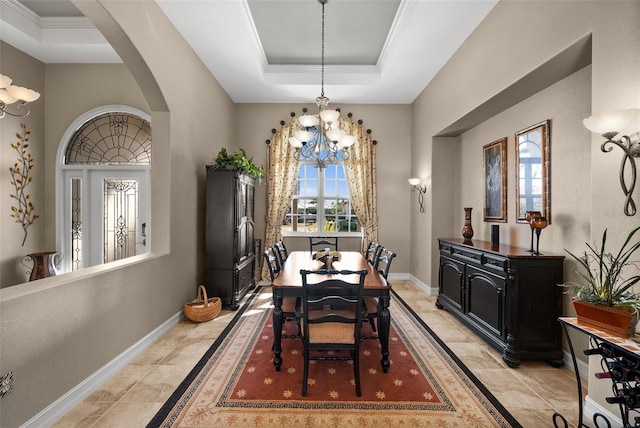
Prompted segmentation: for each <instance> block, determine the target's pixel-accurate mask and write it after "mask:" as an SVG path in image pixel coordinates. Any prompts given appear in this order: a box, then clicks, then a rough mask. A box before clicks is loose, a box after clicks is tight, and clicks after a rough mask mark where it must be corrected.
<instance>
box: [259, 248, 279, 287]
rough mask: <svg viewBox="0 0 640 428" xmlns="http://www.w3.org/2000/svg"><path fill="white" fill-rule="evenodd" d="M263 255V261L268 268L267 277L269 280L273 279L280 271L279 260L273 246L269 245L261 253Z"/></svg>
mask: <svg viewBox="0 0 640 428" xmlns="http://www.w3.org/2000/svg"><path fill="white" fill-rule="evenodd" d="M262 256H263V257H264V262H265V263H266V264H267V268H268V269H269V277H270V278H271V281H273V280H274V279H275V278H276V276H278V274H279V273H280V268H281V265H280V260H279V259H278V255H277V254H276V252H275V250H274V247H269V248H267V249H266V250H264V252H263V253H262Z"/></svg>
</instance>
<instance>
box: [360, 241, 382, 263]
mask: <svg viewBox="0 0 640 428" xmlns="http://www.w3.org/2000/svg"><path fill="white" fill-rule="evenodd" d="M381 249H382V246H381V245H380V243H379V242H378V241H369V244H368V245H367V249H366V250H365V252H364V258H365V259H367V261H368V262H369V263H370V264H371V266H375V265H376V262H377V261H378V255H379V254H380V250H381Z"/></svg>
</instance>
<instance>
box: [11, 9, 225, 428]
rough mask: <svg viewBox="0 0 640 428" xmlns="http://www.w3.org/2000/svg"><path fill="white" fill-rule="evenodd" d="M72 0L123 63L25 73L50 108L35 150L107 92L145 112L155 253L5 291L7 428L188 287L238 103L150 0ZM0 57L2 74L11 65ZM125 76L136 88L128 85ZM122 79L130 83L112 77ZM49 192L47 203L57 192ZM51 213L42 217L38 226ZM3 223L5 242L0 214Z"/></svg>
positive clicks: (140, 332) (145, 325)
mask: <svg viewBox="0 0 640 428" xmlns="http://www.w3.org/2000/svg"><path fill="white" fill-rule="evenodd" d="M78 5H79V7H82V8H83V11H84V12H85V14H86V15H87V16H89V18H90V19H92V21H94V23H96V24H97V25H98V27H99V28H100V30H101V31H102V32H103V34H105V35H106V36H107V38H108V39H109V41H110V42H111V44H112V45H113V46H114V47H115V48H116V50H117V51H118V53H119V55H120V56H121V57H123V59H124V61H125V64H126V65H127V68H128V70H129V71H128V72H127V71H126V70H125V69H124V68H123V67H121V66H114V68H113V70H110V71H109V72H108V73H105V72H103V70H105V69H104V68H103V66H86V67H79V68H77V69H75V68H74V69H73V70H70V68H68V67H66V66H64V65H53V66H51V67H50V68H47V69H46V70H45V69H42V71H41V73H42V74H41V75H40V76H39V77H38V80H35V81H31V80H28V81H24V82H23V83H24V84H26V85H28V86H31V87H35V88H37V89H41V92H43V94H44V97H45V99H46V101H47V117H46V119H45V118H43V115H42V113H39V114H37V115H36V114H34V115H33V116H29V118H30V119H32V120H34V122H37V123H38V125H39V126H40V129H39V130H38V131H39V133H40V134H41V135H44V136H45V137H44V138H43V137H40V138H41V140H40V141H41V142H40V144H42V142H44V141H46V145H47V147H46V149H45V148H41V149H39V150H41V152H42V153H45V155H44V156H46V158H47V160H49V159H51V157H52V156H55V151H56V150H57V144H58V143H59V139H60V136H61V134H60V133H61V132H62V131H63V130H64V129H66V126H68V124H69V121H70V120H72V119H74V118H76V117H77V115H78V114H80V113H81V112H83V111H85V110H86V109H88V108H91V107H94V106H95V105H99V104H102V103H106V102H110V101H109V97H111V99H113V100H114V102H115V101H117V103H122V104H129V103H130V104H133V105H134V106H136V107H138V108H141V109H143V110H147V109H149V110H150V112H151V116H152V128H153V156H152V157H153V160H152V162H153V163H152V172H151V174H152V224H153V232H152V233H153V238H154V240H153V247H152V254H149V255H147V256H139V257H135V258H132V259H129V260H127V261H125V262H116V263H112V264H108V265H104V266H96V267H92V268H88V269H84V270H82V271H79V272H73V273H67V274H64V275H60V276H57V277H53V278H46V279H43V280H39V281H35V282H32V283H25V284H18V285H15V286H13V287H8V288H3V289H1V290H0V328H1V330H2V331H1V335H0V366H1V367H2V373H5V372H8V371H13V373H14V391H13V392H12V393H11V394H9V395H7V396H5V397H4V398H3V399H2V401H1V402H0V426H3V427H4V426H7V427H9V426H11V427H13V426H19V425H20V424H22V423H24V422H25V421H27V420H28V419H29V418H31V417H33V416H34V415H36V414H37V413H38V412H40V411H41V410H42V409H44V408H45V407H46V406H48V405H50V404H51V403H52V402H54V401H55V400H56V399H58V398H59V397H61V396H62V395H63V394H65V393H67V392H68V391H69V390H71V389H72V388H73V387H75V386H76V385H78V384H79V383H80V382H81V381H83V380H85V379H86V378H87V377H89V376H90V375H92V374H94V373H95V372H96V371H97V370H98V369H100V368H101V367H103V366H104V365H105V364H107V363H108V362H109V361H111V360H113V359H114V358H115V357H117V356H118V355H119V354H121V353H122V352H124V351H125V350H126V349H127V348H129V347H130V346H131V345H133V344H134V343H136V342H137V341H139V340H140V339H142V338H143V337H144V336H145V335H147V334H148V333H149V332H151V331H152V330H153V329H155V328H157V327H158V326H159V325H161V324H162V323H163V322H165V321H166V320H168V319H169V318H170V317H171V316H172V315H174V314H176V313H178V312H179V311H180V310H181V309H182V305H183V304H184V302H186V301H189V300H191V299H193V298H194V297H195V293H196V287H197V285H198V283H200V281H201V280H202V274H201V272H202V261H203V248H204V241H203V238H202V235H203V234H202V233H201V231H202V230H203V228H204V205H203V200H204V197H203V196H204V177H205V175H204V165H205V164H206V163H207V161H208V160H211V159H213V157H215V154H216V153H217V152H218V150H219V148H220V147H222V146H223V145H230V144H232V143H231V142H232V141H233V140H234V129H233V118H234V107H233V103H232V102H231V100H230V98H229V97H228V96H227V95H226V93H225V92H224V91H223V90H222V89H221V87H220V85H219V84H218V83H217V82H216V81H215V80H214V79H213V78H212V76H211V74H210V73H209V72H208V70H207V69H206V68H205V67H204V66H203V65H202V63H201V62H200V61H199V59H198V58H197V57H196V55H195V54H194V53H193V52H192V51H191V49H190V48H189V47H188V46H187V45H186V43H185V42H184V40H183V39H182V38H181V37H180V35H179V34H178V33H177V31H175V29H174V28H173V27H172V26H171V25H170V24H169V22H168V21H167V20H166V18H165V17H164V15H163V14H162V12H161V11H160V9H159V8H158V7H157V6H156V5H155V3H154V2H104V5H105V6H104V7H106V8H107V9H108V10H104V9H103V6H102V5H101V4H99V3H97V2H94V1H82V2H78ZM141 16H146V17H147V18H148V19H144V20H141V19H139V17H141ZM114 20H115V21H117V25H114ZM122 31H124V32H125V33H126V37H125V36H124V34H123V33H122ZM150 34H153V37H149V35H150ZM160 47H162V48H160ZM167 52H171V55H167ZM4 53H5V49H4V47H3V55H4ZM4 58H5V57H4V56H3V62H2V70H3V71H2V72H3V73H6V74H12V73H11V72H10V71H9V68H8V65H7V64H8V63H7V62H6V61H5V59H4ZM30 66H31V65H30V64H25V66H24V68H25V69H29V67H30ZM5 67H6V68H5ZM16 67H17V66H16ZM94 67H95V68H94ZM12 68H13V64H12ZM107 68H108V67H107ZM5 70H6V71H5ZM17 70H22V67H20V68H17ZM94 72H95V74H94ZM67 73H69V74H67ZM112 73H113V74H112ZM13 74H16V75H17V74H18V73H17V72H14V73H13ZM26 75H29V72H27V73H26ZM45 75H46V78H45ZM131 76H133V78H134V79H135V82H136V83H137V86H138V87H140V88H141V90H139V89H136V88H132V86H131V83H132V78H131ZM120 78H122V79H124V81H125V82H127V83H126V85H127V86H126V87H119V86H114V85H113V82H115V81H116V80H119V79H120ZM68 79H74V80H76V82H72V83H73V84H76V83H78V84H80V85H81V86H82V88H83V91H76V90H74V91H71V92H67V93H66V94H65V95H64V96H61V95H60V91H63V89H62V88H55V87H51V86H49V84H51V85H54V84H56V85H57V84H62V85H64V88H69V87H70V85H69V83H70V80H68ZM43 80H46V82H47V85H46V88H43V84H42V81H43ZM92 85H95V86H92ZM50 94H51V95H50ZM140 94H143V96H144V99H142V98H141V97H140ZM202 94H207V96H206V97H202ZM92 95H95V96H96V97H97V100H96V99H94V98H92ZM196 99H197V100H199V101H198V102H197V103H194V100H196ZM145 100H146V103H145ZM55 101H57V103H55ZM49 103H51V104H49ZM43 104H44V103H43ZM146 105H148V106H149V107H146ZM38 108H41V109H44V108H45V107H44V105H40V106H39V107H38ZM49 115H50V116H49ZM7 123H9V122H8V121H7V120H6V119H2V126H3V130H2V141H3V145H4V144H5V142H6V138H8V137H6V136H5V135H6V132H9V135H11V134H12V133H13V132H15V131H13V130H10V131H5V129H4V126H5V124H7ZM44 123H46V125H47V126H46V129H45V126H44ZM212 135H215V136H216V138H215V139H214V138H212V137H211V136H212ZM7 144H8V143H7ZM3 156H4V155H3ZM39 156H42V155H39ZM3 162H4V158H3ZM3 165H4V164H3ZM2 169H3V174H5V173H4V170H5V168H4V166H3V168H2ZM44 174H45V176H46V180H47V182H46V184H45V185H44V186H43V187H44V188H46V189H47V191H50V192H53V184H52V181H53V180H51V179H50V178H52V177H53V172H52V171H50V170H48V169H47V170H46V171H45V172H44ZM3 177H4V175H3ZM40 179H42V178H40ZM3 181H5V182H6V179H5V180H3ZM3 188H4V187H3ZM3 191H4V190H3ZM47 201H48V202H47V203H46V208H47V210H48V209H49V207H50V206H51V204H52V203H53V202H52V201H53V195H52V194H51V195H47ZM41 204H42V202H41ZM3 206H6V204H5V205H3ZM49 215H52V214H50V213H49V212H48V211H47V216H49ZM3 221H4V217H3ZM53 222H54V220H53V219H51V218H49V217H47V219H46V220H45V221H42V222H41V225H42V227H44V225H45V224H46V225H47V227H49V225H52V224H53ZM1 230H2V233H3V237H2V238H3V239H2V241H3V242H4V236H5V235H4V231H5V226H4V223H2V229H1ZM52 236H53V233H52V232H50V231H48V232H46V238H45V239H44V240H43V241H41V242H45V243H46V245H52V242H51V239H52ZM3 258H4V254H3ZM3 272H4V265H3Z"/></svg>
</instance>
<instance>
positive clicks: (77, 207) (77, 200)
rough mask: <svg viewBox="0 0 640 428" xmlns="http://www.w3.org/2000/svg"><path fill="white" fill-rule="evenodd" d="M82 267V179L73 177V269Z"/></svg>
mask: <svg viewBox="0 0 640 428" xmlns="http://www.w3.org/2000/svg"><path fill="white" fill-rule="evenodd" d="M81 268H82V180H81V179H79V178H72V179H71V270H72V271H75V270H78V269H81Z"/></svg>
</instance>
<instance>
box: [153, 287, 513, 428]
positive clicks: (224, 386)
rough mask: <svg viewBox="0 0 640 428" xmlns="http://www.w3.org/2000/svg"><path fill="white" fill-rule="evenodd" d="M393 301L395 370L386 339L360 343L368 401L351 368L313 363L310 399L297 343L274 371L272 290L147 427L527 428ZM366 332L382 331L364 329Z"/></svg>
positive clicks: (288, 328) (290, 325)
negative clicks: (384, 352)
mask: <svg viewBox="0 0 640 428" xmlns="http://www.w3.org/2000/svg"><path fill="white" fill-rule="evenodd" d="M391 300H392V304H391V307H390V310H391V317H392V320H391V332H390V340H389V349H390V361H391V366H390V368H389V371H388V373H384V372H383V371H382V368H381V366H380V358H381V355H380V345H379V342H378V340H376V339H367V340H364V341H363V342H362V345H361V352H360V377H361V385H362V397H357V396H356V394H355V387H354V383H353V382H354V381H353V365H352V363H351V362H345V361H317V362H315V364H313V363H312V365H310V368H309V382H308V391H307V396H306V397H302V394H301V390H302V351H301V349H302V344H301V343H300V340H299V339H283V340H282V347H283V352H282V356H283V360H284V362H283V364H282V368H281V371H280V372H276V371H275V368H274V366H273V363H272V357H273V353H272V351H271V347H272V343H273V325H272V322H271V312H272V305H271V290H270V289H269V288H266V289H260V288H259V289H258V290H257V291H256V293H254V294H253V295H252V296H251V298H250V299H249V301H248V302H247V304H245V305H244V306H243V307H242V308H241V309H240V310H239V311H238V313H237V314H236V316H235V318H234V320H233V321H232V322H231V323H230V324H229V326H228V327H227V329H226V330H225V331H224V332H223V333H222V334H221V336H220V338H219V339H218V340H216V342H215V343H214V344H213V345H212V347H211V349H209V351H207V353H206V354H205V355H204V356H203V358H202V359H201V360H200V362H199V363H198V364H197V365H196V367H194V369H193V370H192V371H191V373H190V374H189V375H188V376H187V378H186V379H185V380H184V381H183V382H182V384H181V385H180V386H179V387H178V388H177V389H176V391H175V392H174V393H173V395H172V396H171V397H170V398H169V400H168V401H167V402H166V403H165V404H164V406H163V407H162V409H160V411H159V412H158V413H157V414H156V416H155V417H154V418H153V420H152V421H151V422H150V423H149V424H148V425H147V426H148V427H248V426H259V427H282V426H304V427H326V426H333V427H352V426H360V427H369V426H371V427H373V426H412V427H435V426H437V427H465V428H469V427H482V428H485V427H520V424H519V423H518V422H517V421H516V420H515V419H514V418H513V417H512V416H511V415H510V414H509V413H508V412H507V411H506V410H505V409H504V408H503V407H502V405H500V403H499V402H498V401H497V400H496V399H495V398H494V397H493V396H492V395H491V394H490V393H489V392H488V391H487V390H486V388H485V387H484V386H483V385H482V384H481V383H480V382H479V381H478V380H477V379H476V378H475V377H474V376H473V374H471V372H470V371H469V370H468V369H467V368H466V367H465V366H464V365H463V364H462V363H461V362H460V361H459V360H458V358H457V357H456V356H455V355H454V354H453V353H452V352H451V351H450V350H449V349H448V348H447V347H446V346H445V345H444V344H443V343H442V342H441V341H440V339H439V338H438V337H437V336H436V335H435V334H434V333H433V332H432V331H431V330H430V329H429V328H428V327H427V326H426V325H425V324H424V322H422V321H421V320H420V319H419V318H418V317H417V316H416V315H415V314H414V313H413V311H412V310H411V309H410V308H409V307H408V306H407V305H406V304H405V303H404V302H403V301H402V299H400V297H399V296H397V295H396V294H395V293H394V294H393V295H392V299H391ZM284 330H285V331H284V333H285V334H294V333H296V331H297V327H296V326H295V323H294V322H287V323H285V326H284ZM363 334H366V335H374V334H375V333H373V332H372V331H371V328H370V326H368V325H366V326H363Z"/></svg>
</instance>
